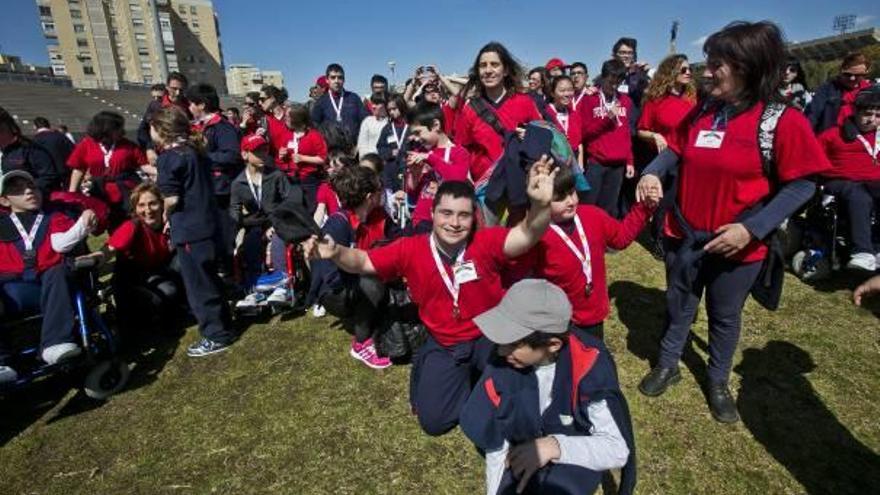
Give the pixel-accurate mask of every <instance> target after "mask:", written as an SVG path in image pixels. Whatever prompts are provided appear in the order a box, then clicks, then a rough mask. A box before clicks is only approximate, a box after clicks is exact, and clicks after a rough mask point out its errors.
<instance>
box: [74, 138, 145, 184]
mask: <svg viewBox="0 0 880 495" xmlns="http://www.w3.org/2000/svg"><path fill="white" fill-rule="evenodd" d="M107 151H108V152H109V153H110V161H109V165H107V164H106V163H105V155H104V150H103V149H102V148H101V144H100V143H98V142H97V141H95V140H94V139H92V138H91V137H90V136H86V137H85V138H84V139H83V140H82V141H80V142H79V144H77V145H76V147H75V148H74V149H73V152H72V153H71V154H70V157H68V159H67V166H68V167H69V168H72V169H75V170H82V171H83V172H86V171H88V173H89V174H91V175H92V177H104V176H107V177H111V178H112V177H116V176H117V175H119V174H120V173H122V172H129V171H135V170H137V169H138V168H139V167H140V166H141V165H144V164H145V163H147V156H146V155H145V154H144V152H143V151H141V149H140V148H139V147H138V145H136V144H134V143H132V142H131V141H129V140H128V139H125V138H122V139H121V140H119V142H117V143H116V145H115V146H114V147H112V148H111V149H109V150H107Z"/></svg>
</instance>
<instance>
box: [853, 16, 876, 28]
mask: <svg viewBox="0 0 880 495" xmlns="http://www.w3.org/2000/svg"><path fill="white" fill-rule="evenodd" d="M876 18H877V16H876V15H858V16H856V26H864V25H865V24H868V23H869V22H871V21H873V20H874V19H876Z"/></svg>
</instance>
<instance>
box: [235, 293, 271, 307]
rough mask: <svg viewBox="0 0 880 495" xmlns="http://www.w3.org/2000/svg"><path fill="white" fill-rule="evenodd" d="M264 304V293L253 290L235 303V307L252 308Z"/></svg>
mask: <svg viewBox="0 0 880 495" xmlns="http://www.w3.org/2000/svg"><path fill="white" fill-rule="evenodd" d="M265 304H266V294H263V293H262V292H254V293H253V294H248V295H247V296H245V298H244V299H242V300H241V301H238V302H237V303H235V309H253V308H256V307H258V306H264V305H265Z"/></svg>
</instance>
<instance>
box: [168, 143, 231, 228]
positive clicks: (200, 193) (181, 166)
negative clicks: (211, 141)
mask: <svg viewBox="0 0 880 495" xmlns="http://www.w3.org/2000/svg"><path fill="white" fill-rule="evenodd" d="M156 167H157V168H158V169H159V179H158V185H159V190H160V191H161V192H162V194H163V195H165V196H166V197H167V196H177V205H176V206H175V207H174V211H173V212H172V213H171V215H170V216H169V222H170V223H171V242H173V243H174V244H177V245H182V244H186V243H190V242H196V241H202V240H205V239H211V238H214V237H215V234H216V231H217V220H218V218H217V216H218V210H217V203H216V201H215V199H214V188H213V186H212V184H211V168H210V166H209V164H208V162H207V160H206V159H205V158H204V157H202V156H200V155H199V154H198V153H196V151H195V150H194V149H193V148H191V147H189V146H186V145H184V146H178V147H176V148H170V149H167V150H165V151H163V152H162V154H161V155H159V159H158V160H157V161H156Z"/></svg>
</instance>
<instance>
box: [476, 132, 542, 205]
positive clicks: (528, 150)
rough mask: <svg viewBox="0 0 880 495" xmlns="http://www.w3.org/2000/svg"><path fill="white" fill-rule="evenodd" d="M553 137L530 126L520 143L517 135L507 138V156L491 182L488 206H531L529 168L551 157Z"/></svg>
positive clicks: (507, 134) (505, 147) (512, 133)
mask: <svg viewBox="0 0 880 495" xmlns="http://www.w3.org/2000/svg"><path fill="white" fill-rule="evenodd" d="M552 140H553V133H552V132H550V131H549V130H547V129H544V128H541V127H539V126H534V125H528V126H526V135H525V137H524V138H523V140H522V141H520V140H519V139H518V138H517V136H516V133H515V132H507V133H506V135H505V136H504V154H502V155H501V158H499V159H498V164H497V166H496V167H495V170H494V171H493V172H492V176H491V177H490V178H489V183H488V185H487V186H486V202H487V203H489V204H496V203H499V202H502V199H506V200H507V203H508V204H509V205H511V206H528V204H529V197H528V194H527V193H526V182H527V173H526V167H527V166H529V165H531V164H532V163H534V162H536V161H537V160H538V159H540V158H541V155H544V154H546V155H547V156H550V149H551V148H550V146H551V143H552Z"/></svg>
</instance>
